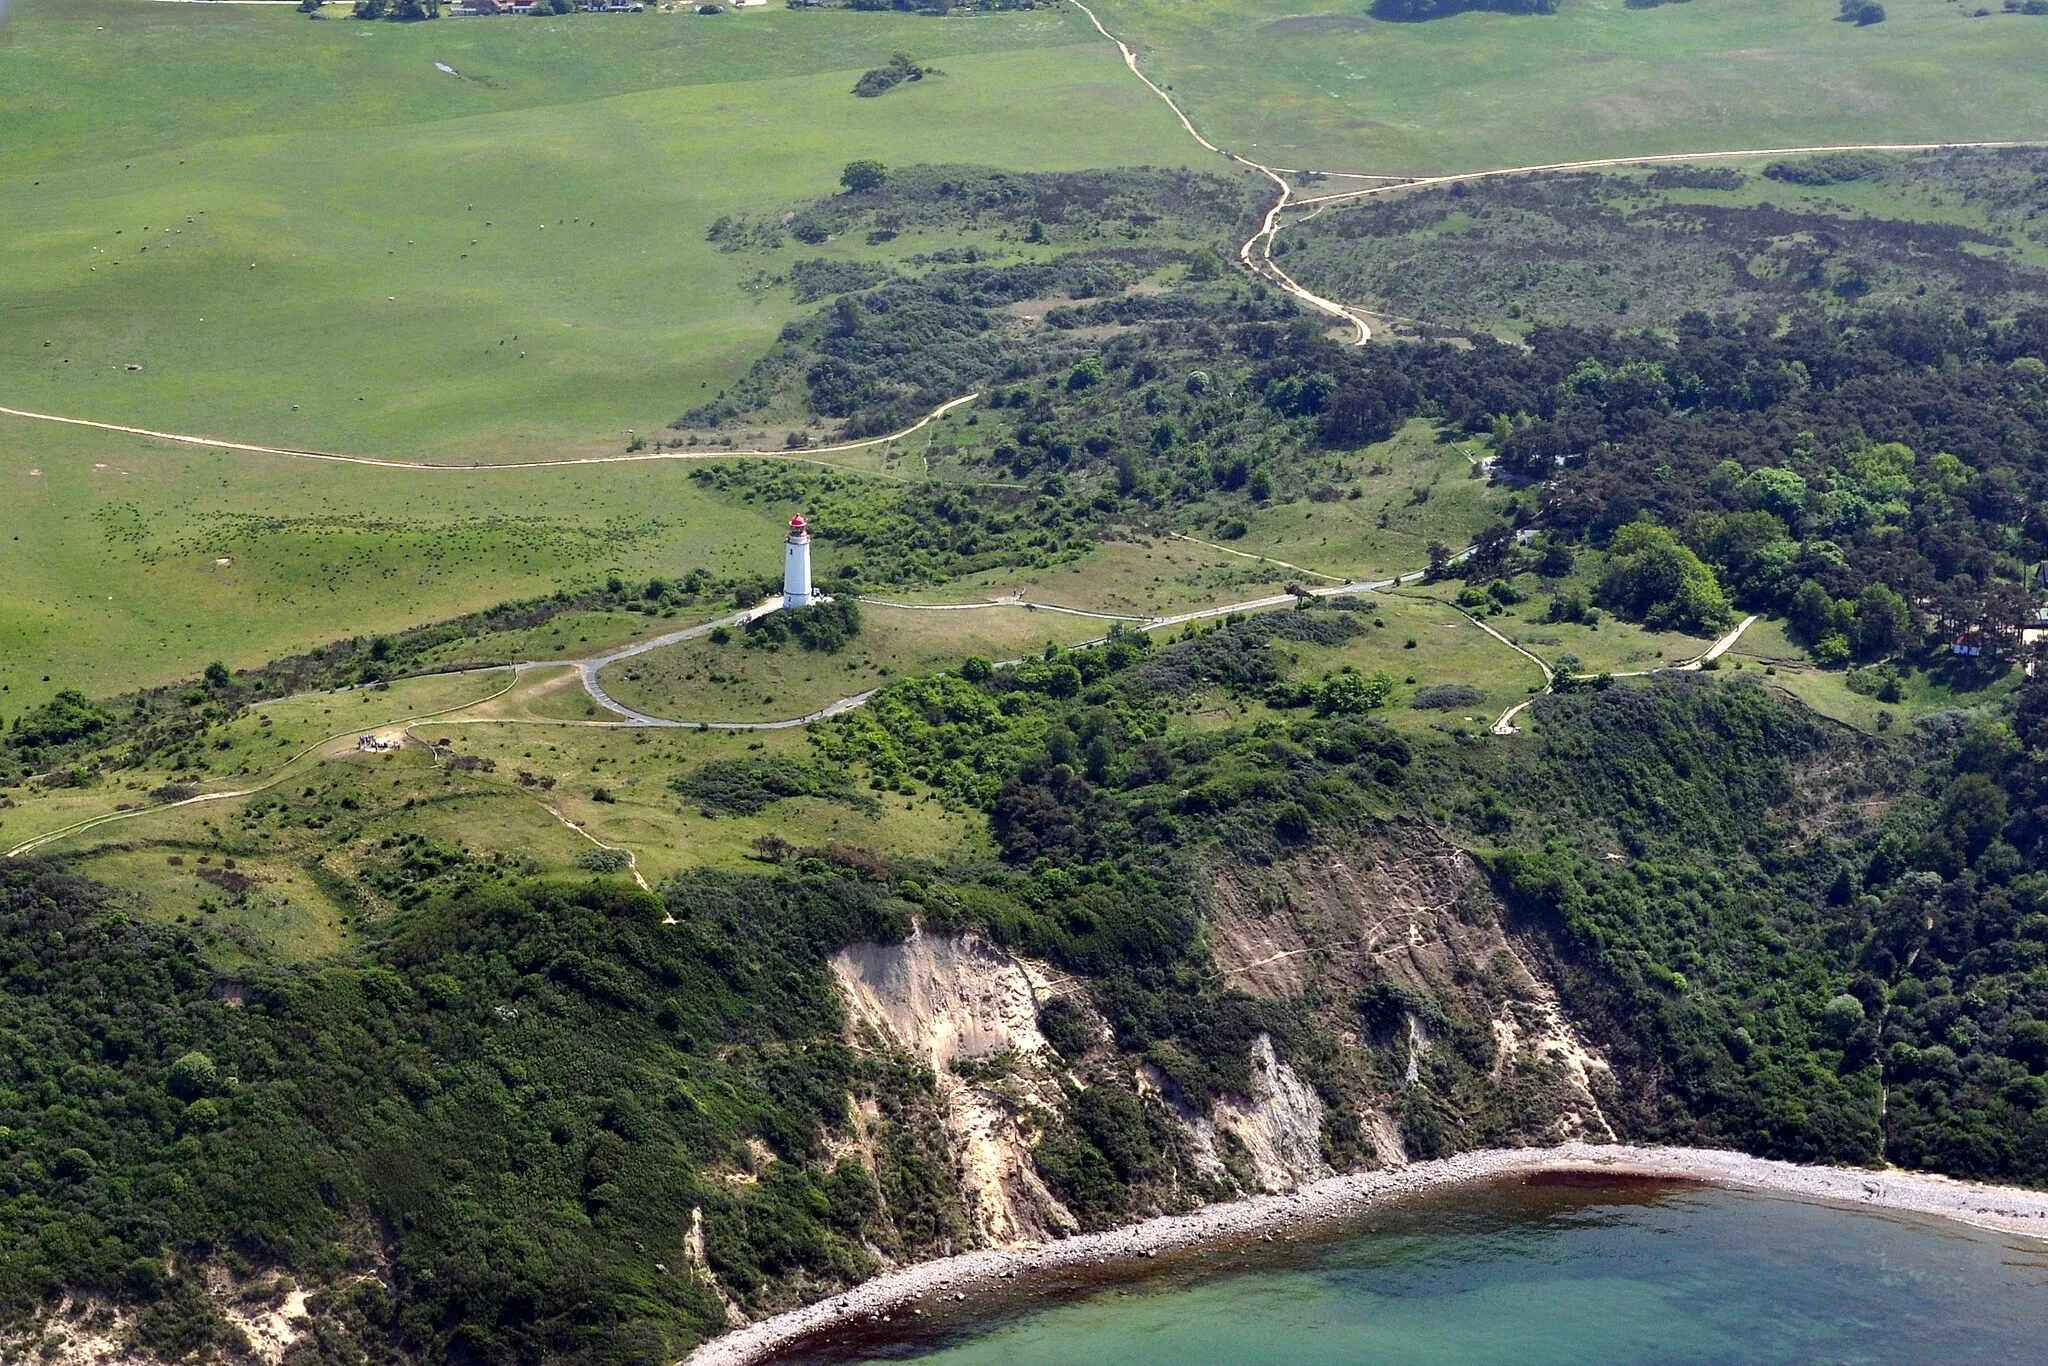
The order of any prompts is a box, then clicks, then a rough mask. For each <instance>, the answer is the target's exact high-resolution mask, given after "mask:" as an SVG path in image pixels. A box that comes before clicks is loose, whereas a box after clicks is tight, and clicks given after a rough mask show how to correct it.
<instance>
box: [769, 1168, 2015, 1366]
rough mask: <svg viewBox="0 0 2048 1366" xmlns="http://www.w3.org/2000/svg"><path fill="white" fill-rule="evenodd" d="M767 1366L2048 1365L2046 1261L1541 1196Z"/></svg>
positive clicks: (1804, 1208) (1965, 1232)
mask: <svg viewBox="0 0 2048 1366" xmlns="http://www.w3.org/2000/svg"><path fill="white" fill-rule="evenodd" d="M922 1307H923V1309H924V1311H925V1313H924V1316H923V1317H921V1318H919V1319H914V1320H912V1323H913V1325H914V1326H913V1327H912V1328H910V1329H909V1330H908V1331H909V1332H910V1334H911V1336H907V1337H906V1336H901V1334H902V1333H904V1332H905V1329H904V1323H903V1320H904V1319H905V1318H906V1316H907V1314H908V1311H907V1310H905V1311H899V1312H898V1313H897V1314H895V1315H894V1316H893V1317H894V1318H895V1320H896V1322H895V1323H893V1324H890V1325H886V1326H884V1327H883V1328H882V1329H881V1330H879V1331H881V1332H886V1333H888V1334H890V1335H891V1336H886V1337H884V1336H879V1335H873V1334H870V1335H866V1336H858V1337H855V1336H850V1335H848V1334H846V1333H843V1332H842V1333H839V1334H836V1335H835V1337H836V1338H837V1340H836V1341H833V1342H825V1343H819V1344H813V1346H812V1347H811V1348H810V1349H809V1350H805V1351H801V1352H794V1353H791V1354H788V1355H785V1356H783V1357H780V1358H778V1359H777V1360H778V1361H779V1362H785V1363H799V1362H801V1363H844V1362H854V1361H918V1362H921V1363H927V1364H928V1366H1074V1364H1075V1363H1088V1366H1248V1364H1250V1363H1259V1364H1260V1366H1264V1363H1281V1362H1286V1363H1300V1364H1301V1366H1337V1364H1338V1363H1344V1364H1346V1366H1348V1364H1349V1363H1361V1366H1362V1364H1363V1363H1368V1362H1369V1363H1374V1364H1375V1366H1378V1364H1379V1363H1404V1362H1517V1363H1520V1362H1815V1361H1825V1362H1866V1361H1868V1362H1952V1361H2034V1362H2042V1361H2048V1244H2043V1243H2037V1242H2034V1241H2032V1240H2024V1239H2019V1238H2008V1237H2001V1236H1999V1235H1996V1234H1988V1233H1981V1232H1977V1231H1975V1230H1972V1229H1967V1228H1963V1227H1961V1226H1958V1225H1954V1224H1949V1223H1945V1222H1942V1221H1938V1220H1932V1219H1922V1218H1918V1217H1913V1216H1903V1215H1892V1214H1885V1213H1881V1212H1871V1211H1863V1210H1849V1209H1836V1208H1832V1207H1828V1206H1820V1205H1809V1204H1802V1203H1799V1202H1796V1201H1792V1200H1786V1199H1779V1198H1774V1197H1769V1196H1760V1195H1752V1194H1745V1193H1737V1192H1730V1191H1723V1190H1714V1189H1709V1188H1700V1187H1692V1186H1682V1185H1673V1184H1670V1183H1650V1182H1614V1181H1611V1180H1608V1179H1606V1178H1600V1179H1598V1180H1595V1181H1586V1180H1583V1179H1581V1180H1558V1179H1556V1178H1539V1179H1537V1180H1534V1181H1531V1182H1520V1181H1518V1182H1513V1183H1501V1184H1496V1185H1489V1186H1482V1187H1468V1188H1464V1189H1460V1190H1457V1191H1453V1192H1447V1193H1442V1194H1437V1195H1432V1196H1428V1197H1426V1198H1424V1199H1420V1200H1415V1201H1410V1202H1405V1203H1402V1204H1399V1205H1389V1206H1388V1207H1386V1208H1385V1209H1382V1210H1378V1211H1375V1212H1373V1213H1372V1214H1369V1215H1366V1216H1364V1217H1362V1218H1361V1219H1359V1220H1358V1221H1356V1222H1355V1223H1352V1224H1349V1225H1336V1226H1328V1227H1325V1228H1323V1229H1322V1230H1320V1231H1319V1232H1318V1233H1316V1234H1315V1235H1314V1236H1312V1237H1310V1236H1304V1237H1303V1238H1301V1239H1298V1240H1296V1241H1293V1242H1288V1241H1285V1240H1281V1241H1276V1242H1274V1243H1272V1244H1266V1243H1254V1244H1250V1245H1248V1246H1246V1247H1243V1248H1239V1247H1229V1248H1216V1249H1209V1250H1205V1251H1203V1252H1199V1253H1187V1254H1183V1255H1180V1256H1178V1257H1175V1258H1168V1257H1165V1256H1162V1257H1161V1258H1160V1259H1159V1260H1158V1261H1157V1262H1152V1263H1147V1264H1145V1270H1144V1271H1143V1272H1142V1273H1140V1272H1135V1271H1132V1270H1129V1269H1125V1270H1121V1271H1111V1270H1109V1269H1107V1268H1090V1269H1088V1271H1087V1272H1086V1273H1085V1274H1080V1273H1069V1274H1067V1275H1065V1276H1064V1277H1061V1278H1056V1279H1046V1280H1042V1281H1039V1282H1036V1283H1034V1284H1031V1285H1028V1286H1022V1287H1019V1288H1018V1289H1016V1290H1014V1291H1009V1292H1006V1293H1002V1294H978V1295H973V1296H971V1297H970V1302H969V1303H967V1304H965V1305H954V1304H947V1305H944V1306H943V1307H942V1306H940V1305H939V1304H938V1303H937V1302H936V1301H934V1300H928V1301H927V1302H926V1304H925V1305H924V1306H922Z"/></svg>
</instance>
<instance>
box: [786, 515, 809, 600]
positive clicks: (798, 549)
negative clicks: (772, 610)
mask: <svg viewBox="0 0 2048 1366" xmlns="http://www.w3.org/2000/svg"><path fill="white" fill-rule="evenodd" d="M782 605H783V606H784V607H808V606H810V605H811V527H810V523H808V522H806V521H804V515H803V514H802V513H801V512H799V513H798V514H797V515H796V516H794V517H792V518H790V519H789V540H788V544H787V545H786V546H785V547H784V549H783V553H782Z"/></svg>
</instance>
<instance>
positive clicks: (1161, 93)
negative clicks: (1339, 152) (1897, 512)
mask: <svg viewBox="0 0 2048 1366" xmlns="http://www.w3.org/2000/svg"><path fill="white" fill-rule="evenodd" d="M1068 3H1069V4H1071V5H1073V7H1074V8H1075V9H1077V10H1079V11H1081V13H1083V14H1085V15H1087V16H1088V22H1089V23H1091V24H1093V25H1095V31H1096V32H1097V33H1099V34H1101V35H1102V36H1103V37H1105V38H1107V39H1108V40H1109V41H1110V42H1112V43H1115V44H1116V50H1117V51H1118V52H1120V53H1122V54H1123V59H1124V65H1125V66H1127V67H1129V68H1130V71H1131V74H1132V75H1133V76H1136V77H1137V78H1138V79H1139V80H1141V81H1143V82H1144V83H1145V88H1146V89H1147V90H1150V91H1151V92H1152V93H1153V94H1155V95H1157V96H1158V97H1159V98H1160V99H1162V100H1164V101H1166V107H1167V108H1168V109H1171V110H1172V111H1173V116H1174V117H1175V118H1177V119H1179V120H1180V126H1181V127H1182V128H1185V129H1186V130H1187V134H1188V136H1189V137H1191V138H1193V139H1194V140H1195V141H1196V142H1198V143H1200V144H1201V145H1202V146H1203V147H1204V148H1206V149H1207V150H1209V151H1211V152H1214V153H1216V155H1218V156H1220V157H1226V158H1228V159H1229V160H1231V161H1234V162H1236V163H1238V164H1239V165H1240V166H1248V167H1250V168H1251V169H1252V170H1254V171H1257V172H1258V173H1259V174H1260V175H1262V176H1264V177H1266V179H1268V180H1270V181H1272V182H1273V186H1274V188H1275V189H1277V190H1278V191H1279V198H1278V199H1277V200H1275V201H1274V204H1273V207H1272V208H1271V209H1268V210H1267V211H1266V218H1265V222H1264V223H1262V224H1261V225H1260V227H1259V230H1258V231H1257V232H1255V233H1253V234H1252V235H1251V236H1250V237H1249V238H1247V239H1246V240H1245V243H1244V245H1243V246H1241V247H1239V248H1238V249H1237V259H1238V261H1239V263H1240V264H1242V265H1243V266H1244V268H1245V269H1246V270H1248V271H1250V272H1251V273H1252V274H1254V275H1261V276H1264V277H1265V278H1266V279H1269V280H1271V281H1272V282H1273V283H1274V284H1276V285H1278V286H1280V288H1281V289H1282V290H1284V291H1286V292H1287V293H1288V294H1291V295H1293V296H1294V297H1295V298H1297V299H1299V300H1301V301H1302V302H1303V303H1305V304H1307V305H1308V306H1309V307H1310V308H1313V309H1314V310H1316V312H1318V313H1322V314H1326V315H1328V316H1329V317H1332V318H1335V319H1337V320H1338V321H1340V322H1342V323H1344V324H1345V325H1346V326H1348V327H1350V328H1351V329H1353V330H1354V331H1355V332H1356V333H1357V336H1356V337H1354V338H1353V340H1354V341H1355V342H1356V343H1357V344H1358V345H1360V346H1363V345H1365V344H1366V343H1367V342H1369V341H1371V340H1372V328H1370V327H1369V326H1367V325H1366V322H1365V319H1364V318H1362V317H1360V316H1359V315H1358V313H1357V312H1356V311H1355V310H1353V309H1350V308H1346V307H1345V306H1344V305H1343V304H1340V303H1338V302H1337V301H1336V300H1334V299H1325V298H1324V297H1323V296H1322V295H1320V294H1317V293H1315V292H1313V291H1311V290H1309V289H1306V288H1304V287H1302V285H1300V284H1299V283H1297V282H1296V281H1295V279H1294V277H1293V276H1291V275H1289V274H1288V273H1287V272H1286V271H1284V270H1282V269H1280V267H1279V266H1278V265H1276V264H1274V262H1273V235H1274V234H1275V233H1277V232H1279V231H1280V215H1281V214H1282V213H1284V212H1285V211H1286V210H1287V207H1288V206H1289V205H1290V204H1292V203H1294V202H1295V201H1294V185H1293V182H1291V181H1289V180H1288V179H1287V177H1288V176H1290V175H1299V174H1301V172H1299V171H1297V170H1294V169H1293V168H1291V167H1286V166H1268V165H1266V164H1265V163H1263V162H1258V161H1253V160H1252V159H1251V158H1250V157H1245V156H1239V155H1238V154H1237V153H1236V152H1226V151H1224V150H1223V149H1222V148H1221V147H1218V146H1217V145H1216V144H1215V143H1213V142H1211V141H1209V139H1207V138H1205V137H1203V136H1202V134H1201V132H1200V130H1198V129H1197V128H1196V127H1195V125H1194V121H1193V120H1192V119H1190V118H1189V117H1188V115H1187V111H1186V110H1185V109H1182V108H1181V107H1180V105H1179V104H1178V103H1177V102H1176V101H1175V100H1174V98H1173V96H1172V95H1169V94H1168V93H1167V92H1166V91H1165V90H1164V89H1163V88H1161V87H1160V86H1159V85H1158V83H1156V82H1155V81H1154V80H1153V79H1152V78H1151V77H1150V76H1147V75H1146V74H1145V73H1144V72H1143V71H1141V70H1139V69H1138V54H1137V53H1136V52H1134V51H1132V49H1131V45H1130V44H1129V43H1126V42H1125V41H1124V40H1123V39H1121V38H1119V37H1117V36H1116V35H1115V34H1114V33H1111V32H1110V31H1109V30H1108V29H1106V28H1104V27H1103V26H1102V20H1101V19H1100V18H1098V17H1096V14H1095V11H1094V10H1092V9H1090V8H1088V6H1087V5H1085V4H1083V3H1082V2H1081V0H1068ZM1340 174H1342V173H1340ZM1359 178H1363V177H1359Z"/></svg>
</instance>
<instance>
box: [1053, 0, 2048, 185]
mask: <svg viewBox="0 0 2048 1366" xmlns="http://www.w3.org/2000/svg"><path fill="white" fill-rule="evenodd" d="M1094 7H1095V8H1096V10H1097V12H1098V13H1100V14H1101V16H1102V20H1103V23H1104V24H1106V25H1107V26H1108V27H1109V28H1110V29H1111V30H1112V31H1113V32H1115V33H1117V34H1118V35H1119V36H1121V37H1123V38H1124V39H1125V40H1126V41H1129V42H1132V43H1134V44H1135V45H1136V46H1137V47H1138V49H1139V54H1140V61H1141V62H1142V63H1143V65H1144V66H1145V69H1146V71H1147V74H1149V75H1151V76H1152V78H1153V79H1154V80H1157V81H1159V82H1160V83H1161V84H1162V85H1165V86H1167V87H1169V88H1170V89H1171V90H1172V92H1173V94H1174V97H1175V98H1176V99H1177V100H1179V101H1181V103H1182V104H1183V106H1184V107H1186V108H1187V109H1188V110H1189V112H1190V114H1191V116H1192V117H1193V119H1194V121H1195V124H1196V126H1197V127H1199V128H1201V129H1202V131H1203V132H1204V133H1205V134H1206V135H1207V136H1208V137H1210V138H1211V139H1212V140H1213V141H1215V142H1216V143H1218V144H1219V145H1221V146H1224V147H1227V148H1229V149H1230V150H1232V151H1235V152H1239V153H1241V154H1243V155H1245V156H1248V157H1253V158H1256V159H1258V160H1260V161H1265V162H1269V163H1273V164H1277V165H1286V166H1296V167H1308V168H1320V169H1325V170H1339V171H1366V172H1378V173H1391V174H1419V173H1426V172H1441V171H1458V170H1480V169H1486V168H1490V167H1497V166H1518V165H1528V164H1532V163H1540V162H1554V161H1570V160H1577V159H1581V158H1594V157H1613V156H1633V155H1640V154H1644V153H1653V152H1684V151H1702V150H1719V149H1728V150H1735V149H1740V148H1745V147H1782V146H1788V145H1807V144H1821V143H1850V142H1921V141H1960V140H1966V139H2010V138H2018V139H2028V138H2035V139H2038V138H2048V24H2043V23H2039V22H2036V21H2035V20H2034V19H2031V18H2028V17H2025V16H2021V15H2007V14H2004V13H1993V14H1990V15H1987V16H1986V17H1983V18H1974V17H1972V15H1973V14H1974V12H1975V11H1976V10H1977V9H1978V8H1979V6H1977V5H1975V4H1967V5H1966V4H1956V3H1949V0H1890V2H1889V3H1888V4H1887V5H1886V7H1885V8H1886V10H1887V11H1888V13H1889V17H1888V18H1887V20H1886V22H1884V23H1882V24H1878V25H1874V26H1871V27H1867V28H1857V27H1855V26H1853V25H1849V24H1842V23H1837V22H1835V16H1836V11H1837V6H1836V4H1835V3H1834V0H1698V2H1697V3H1693V4H1667V5H1660V6H1656V7H1654V8H1643V9H1632V8H1628V7H1627V6H1626V5H1625V4H1624V3H1623V0H1563V5H1562V8H1561V9H1560V10H1559V12H1558V13H1557V14H1554V15H1542V16H1513V15H1502V14H1483V13H1468V14H1461V15H1457V16H1454V17H1452V18H1447V19H1438V20H1434V21H1431V22H1428V23H1420V24H1394V23H1382V22H1380V21H1378V20H1375V19H1372V18H1370V17H1368V15H1367V6H1366V5H1364V4H1354V5H1351V6H1346V7H1344V8H1343V9H1341V10H1337V11H1333V12H1325V13H1303V12H1302V7H1301V6H1299V5H1296V4H1291V3H1288V0H1231V2H1230V3H1224V0H1101V3H1100V4H1096V5H1095V6H1094ZM1985 8H1989V9H1992V10H1998V9H2000V6H1999V5H1997V4H1995V3H1994V4H1990V5H1988V6H1985Z"/></svg>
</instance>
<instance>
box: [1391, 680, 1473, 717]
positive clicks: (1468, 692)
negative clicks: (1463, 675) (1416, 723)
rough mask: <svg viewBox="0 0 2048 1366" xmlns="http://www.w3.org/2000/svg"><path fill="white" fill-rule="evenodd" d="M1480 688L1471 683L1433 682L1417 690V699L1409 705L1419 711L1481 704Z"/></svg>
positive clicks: (1450, 709)
mask: <svg viewBox="0 0 2048 1366" xmlns="http://www.w3.org/2000/svg"><path fill="white" fill-rule="evenodd" d="M1479 701H1480V692H1479V689H1477V688H1475V687H1473V686H1472V685H1471V684H1469V683H1432V684H1431V685H1429V686H1428V687H1426V688H1417V689H1416V690H1415V700H1414V701H1412V702H1410V703H1409V704H1408V705H1409V706H1411V707H1414V708H1415V709H1416V710H1418V711H1457V710H1459V709H1460V708H1463V707H1476V706H1478V705H1479Z"/></svg>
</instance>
